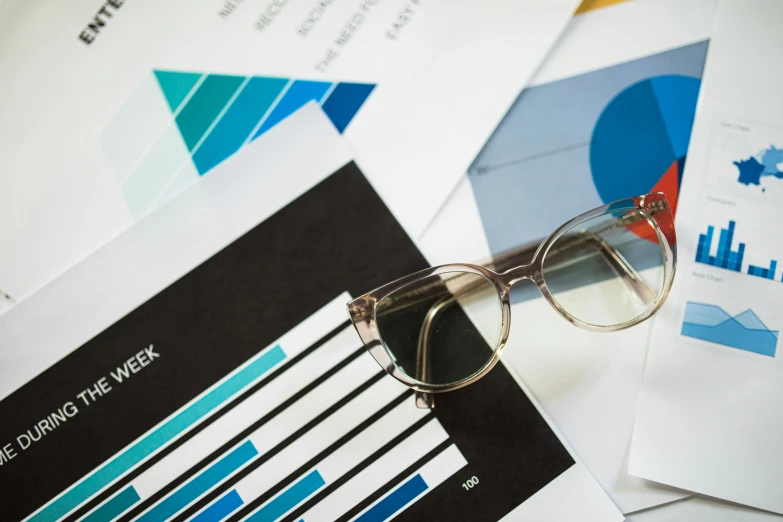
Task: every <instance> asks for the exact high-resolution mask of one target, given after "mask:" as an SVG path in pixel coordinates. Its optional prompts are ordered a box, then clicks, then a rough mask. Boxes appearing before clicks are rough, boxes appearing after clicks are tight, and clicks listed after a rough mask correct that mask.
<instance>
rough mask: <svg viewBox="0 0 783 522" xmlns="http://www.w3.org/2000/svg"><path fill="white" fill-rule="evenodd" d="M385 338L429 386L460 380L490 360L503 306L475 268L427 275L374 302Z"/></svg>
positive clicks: (403, 366) (405, 367)
mask: <svg viewBox="0 0 783 522" xmlns="http://www.w3.org/2000/svg"><path fill="white" fill-rule="evenodd" d="M375 318H376V324H377V326H378V333H379V334H380V338H381V341H382V342H383V344H384V346H385V347H386V350H387V352H388V353H389V355H390V357H391V358H392V360H393V361H394V363H395V364H396V365H397V367H398V368H399V369H400V370H402V372H403V373H405V374H406V375H408V376H409V377H411V378H412V379H415V380H417V381H419V382H421V383H424V384H429V385H453V384H458V383H460V382H462V381H464V380H466V379H469V378H470V377H472V376H474V375H476V374H478V373H479V372H480V371H481V370H483V369H484V368H485V367H486V365H487V364H489V362H490V361H491V360H492V357H493V355H494V352H495V349H496V348H497V346H498V344H499V342H500V336H501V331H502V307H501V302H500V298H499V296H498V293H497V290H496V289H495V286H494V285H493V284H492V283H491V282H490V281H489V280H488V279H486V278H485V277H484V276H482V275H479V274H474V273H472V272H448V273H445V274H440V275H433V276H428V277H426V278H423V279H421V280H419V281H417V282H415V283H411V284H408V285H406V286H404V287H402V288H399V289H397V290H395V291H394V292H392V293H391V294H389V295H387V296H386V297H384V298H383V299H381V300H380V301H378V303H377V305H376V312H375Z"/></svg>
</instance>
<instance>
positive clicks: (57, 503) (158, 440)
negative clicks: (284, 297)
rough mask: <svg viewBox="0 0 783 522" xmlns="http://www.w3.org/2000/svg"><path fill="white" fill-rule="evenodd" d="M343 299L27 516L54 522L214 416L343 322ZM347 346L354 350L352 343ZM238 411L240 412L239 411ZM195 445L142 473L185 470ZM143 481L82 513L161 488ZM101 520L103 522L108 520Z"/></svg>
mask: <svg viewBox="0 0 783 522" xmlns="http://www.w3.org/2000/svg"><path fill="white" fill-rule="evenodd" d="M349 298H350V297H349V296H348V294H342V295H340V296H338V297H337V298H336V299H334V300H333V301H332V302H330V303H328V304H327V305H326V306H324V307H323V308H322V309H321V310H319V311H318V312H316V313H315V314H313V315H312V316H310V317H309V318H308V319H305V320H304V321H303V322H302V323H300V325H298V326H297V327H296V328H294V329H293V330H291V331H290V332H288V333H287V334H286V335H284V336H283V337H281V338H280V339H279V340H278V341H277V342H276V343H275V344H273V345H272V346H269V347H267V348H265V349H262V350H261V351H260V352H259V354H258V355H257V356H255V357H254V358H253V359H251V360H250V361H248V362H247V363H245V364H243V365H242V366H241V367H239V368H237V369H236V370H235V371H234V372H233V373H232V374H230V375H228V376H226V377H225V378H224V379H222V380H221V381H220V382H219V383H217V384H216V385H215V386H213V387H212V388H211V389H210V390H207V391H206V392H204V393H203V394H202V395H201V396H199V397H197V398H196V399H194V400H193V401H192V402H191V403H190V404H189V405H187V406H185V407H184V408H183V409H182V410H180V411H179V412H176V413H175V414H173V415H172V416H171V417H170V418H169V419H167V420H166V421H164V422H162V423H161V424H160V425H159V426H157V427H156V428H155V429H153V430H151V431H150V432H149V433H148V434H146V435H145V436H144V437H142V438H141V439H139V440H138V441H136V442H135V443H134V444H133V445H131V446H130V447H129V448H127V449H125V450H124V451H122V452H121V453H119V454H118V455H116V456H115V457H113V458H112V459H111V460H109V461H107V462H106V463H105V464H104V465H103V466H101V467H100V468H98V469H97V470H96V471H94V472H93V473H92V474H90V475H88V476H87V477H85V478H84V479H82V480H81V481H80V482H78V483H77V484H75V485H74V486H73V487H72V488H71V489H69V490H68V491H66V492H64V493H63V494H62V495H60V496H59V497H57V498H56V499H54V500H53V501H52V502H50V503H49V504H48V505H47V506H45V507H44V508H43V509H41V510H40V511H38V512H37V513H35V514H34V515H33V516H32V517H30V519H29V520H31V521H52V522H53V521H55V520H59V519H60V518H61V517H63V516H64V515H65V514H67V513H69V512H70V511H72V510H73V509H75V508H76V507H77V506H79V505H81V504H83V503H84V502H85V501H87V500H88V499H89V498H91V497H92V496H93V495H95V494H96V493H98V492H99V491H100V490H102V489H103V488H105V487H106V486H107V485H109V484H110V483H112V482H113V481H114V480H116V479H117V478H118V477H120V476H122V475H123V474H125V473H126V472H127V471H129V470H130V469H132V468H133V467H135V466H136V465H137V464H138V463H140V462H142V461H143V460H145V459H146V458H147V457H149V456H150V455H152V454H154V453H155V452H157V451H158V450H160V449H161V448H163V447H164V446H166V445H167V444H168V443H169V442H171V441H172V440H173V439H174V438H176V437H178V436H180V435H181V434H183V433H185V432H186V431H187V430H189V429H190V428H192V427H194V426H195V425H197V424H198V423H199V422H200V421H201V420H203V419H204V418H206V417H208V416H209V415H211V414H214V413H215V412H216V411H217V410H219V409H220V408H221V407H222V406H223V405H225V404H226V403H228V402H229V401H230V400H231V399H232V398H234V397H236V396H237V395H238V394H240V393H241V392H242V391H243V390H245V389H247V388H249V387H250V386H252V385H253V384H254V383H258V382H261V381H262V380H263V379H264V378H265V377H266V376H267V375H268V373H270V372H271V371H272V370H273V369H276V368H278V367H281V366H284V365H285V363H286V362H287V361H288V360H290V359H291V358H293V357H295V356H296V355H298V354H299V353H301V352H303V351H304V350H305V349H306V348H307V347H308V346H310V345H311V344H313V343H314V342H316V341H317V340H318V339H319V337H320V336H322V335H323V332H328V331H330V330H332V329H333V328H334V327H335V326H336V325H339V324H340V323H343V322H344V320H345V318H344V313H345V312H344V303H345V302H346V301H347V300H348V299H349ZM282 346H286V347H287V348H286V349H285V350H284V349H283V348H282ZM351 347H353V348H355V341H354V344H352V345H351ZM317 362H318V361H317ZM316 371H317V370H316V369H315V368H311V373H315V372H316ZM250 405H251V406H255V404H253V403H250ZM272 407H274V406H272ZM232 411H233V410H232ZM239 413H240V414H242V413H243V412H242V411H240V412H239ZM244 415H247V412H244ZM250 418H251V419H252V418H254V417H252V416H251V417H250ZM231 419H232V418H231V417H229V418H228V421H229V422H231ZM233 419H236V417H233ZM200 433H204V432H200ZM213 433H214V430H213ZM191 440H193V439H191ZM202 440H203V439H202ZM197 447H198V441H197V442H196V443H195V444H191V445H189V446H188V447H187V448H186V449H185V450H184V451H181V452H179V453H177V452H176V451H175V452H174V453H169V454H168V455H167V456H166V457H164V459H163V461H161V462H164V464H163V465H157V466H153V467H152V468H150V470H152V471H151V472H150V473H147V475H146V476H148V477H154V476H156V475H159V474H163V475H165V473H161V472H163V470H168V471H174V472H176V473H177V475H179V474H180V473H181V472H183V471H185V470H186V469H187V468H186V466H187V467H189V466H188V465H187V462H188V461H189V459H191V458H192V455H190V454H189V453H188V451H189V450H194V451H195V449H196V448H197ZM214 448H215V447H214V446H213V449H212V450H209V452H208V453H207V455H208V454H209V453H211V451H213V450H214ZM172 455H174V457H172ZM190 462H191V463H192V460H190ZM148 471H149V470H148ZM143 476H144V475H142V477H143ZM165 476H168V477H169V478H172V479H173V478H176V475H175V476H174V477H171V476H170V475H165ZM140 478H141V477H140ZM153 482H154V481H153ZM147 484H148V483H147V481H145V480H144V479H143V478H141V480H138V479H137V480H136V481H134V482H133V484H132V487H131V489H132V491H133V493H130V492H129V490H128V489H123V490H122V491H120V492H118V493H116V494H115V495H114V496H112V497H110V498H108V499H107V500H106V502H104V503H102V504H101V505H100V506H98V507H97V508H96V509H95V510H93V511H92V512H91V513H90V515H88V516H92V515H93V514H96V513H99V512H101V513H103V515H95V516H96V517H99V516H104V517H106V516H108V515H109V514H111V513H113V512H115V511H119V512H124V511H126V510H127V509H129V508H130V507H131V506H132V505H134V504H136V503H137V502H138V500H135V501H134V502H133V503H130V502H128V501H129V499H131V498H133V497H134V496H138V497H140V499H141V500H144V499H145V498H147V497H148V496H149V495H150V494H151V493H152V492H154V491H157V490H158V489H159V487H160V486H161V485H160V483H157V484H158V485H157V486H155V485H152V487H148V486H147ZM120 508H122V509H120ZM106 519H107V520H108V519H111V518H106ZM95 520H96V521H97V520H101V518H96V519H95Z"/></svg>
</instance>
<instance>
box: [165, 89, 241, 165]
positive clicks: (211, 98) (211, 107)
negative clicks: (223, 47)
mask: <svg viewBox="0 0 783 522" xmlns="http://www.w3.org/2000/svg"><path fill="white" fill-rule="evenodd" d="M243 81H245V78H244V77H242V76H225V75H222V74H210V75H209V76H207V77H206V79H205V80H204V81H203V82H202V83H201V85H200V86H199V88H198V89H197V90H196V92H195V93H193V96H191V97H190V100H188V103H186V104H185V107H183V108H182V110H181V111H180V113H179V115H178V116H177V127H179V132H180V134H182V139H183V140H185V145H186V146H187V147H188V150H189V151H191V152H192V151H193V149H194V148H195V147H196V144H197V143H198V142H199V140H200V139H201V137H202V136H203V135H204V133H205V132H207V129H208V128H209V126H210V125H212V122H214V121H215V118H217V117H218V114H220V112H221V111H222V110H223V107H225V106H226V104H227V103H228V101H229V100H230V99H231V97H232V96H234V93H235V92H237V89H239V86H240V85H242V82H243Z"/></svg>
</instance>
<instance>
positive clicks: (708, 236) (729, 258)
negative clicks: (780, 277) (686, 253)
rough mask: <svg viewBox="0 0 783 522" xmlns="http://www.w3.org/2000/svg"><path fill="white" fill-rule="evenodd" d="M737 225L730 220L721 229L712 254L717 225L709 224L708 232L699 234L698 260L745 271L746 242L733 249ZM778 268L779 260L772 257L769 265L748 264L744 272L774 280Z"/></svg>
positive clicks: (705, 263)
mask: <svg viewBox="0 0 783 522" xmlns="http://www.w3.org/2000/svg"><path fill="white" fill-rule="evenodd" d="M736 226H737V223H736V222H735V221H729V224H728V226H727V227H726V228H722V229H721V230H720V235H719V237H718V245H717V251H716V254H715V255H711V252H712V248H713V239H714V238H715V227H714V226H713V225H708V226H707V230H706V232H704V233H703V234H699V242H698V244H697V247H696V259H695V260H696V262H697V263H701V264H704V265H710V266H714V267H716V268H723V269H725V270H731V271H732V272H737V273H743V272H742V266H743V261H745V259H746V245H745V243H742V242H740V243H738V245H737V248H736V249H735V250H733V249H732V245H733V243H734V233H735V230H736ZM777 268H778V262H777V260H776V259H771V260H770V261H769V265H768V266H766V267H765V266H759V265H753V264H748V266H747V269H746V271H745V272H744V273H745V274H747V275H750V276H754V277H760V278H762V279H769V280H771V281H774V280H775V277H776V273H777Z"/></svg>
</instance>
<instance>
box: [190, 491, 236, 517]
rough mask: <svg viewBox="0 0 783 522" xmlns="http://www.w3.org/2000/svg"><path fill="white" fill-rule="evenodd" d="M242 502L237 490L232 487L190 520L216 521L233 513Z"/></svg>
mask: <svg viewBox="0 0 783 522" xmlns="http://www.w3.org/2000/svg"><path fill="white" fill-rule="evenodd" d="M242 504H243V502H242V498H241V497H240V496H239V493H237V490H235V489H232V490H231V491H229V493H228V494H227V495H225V496H223V498H221V499H220V500H218V501H217V502H215V503H214V504H212V505H211V506H209V507H208V508H207V509H205V510H204V511H202V512H201V513H199V515H198V516H197V517H196V518H194V519H193V520H192V521H191V522H218V521H219V520H223V519H224V518H225V517H227V516H228V515H230V514H231V513H233V512H234V511H235V510H236V509H237V508H238V507H239V506H241V505H242Z"/></svg>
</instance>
